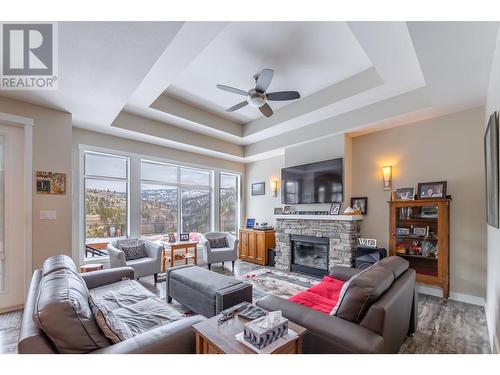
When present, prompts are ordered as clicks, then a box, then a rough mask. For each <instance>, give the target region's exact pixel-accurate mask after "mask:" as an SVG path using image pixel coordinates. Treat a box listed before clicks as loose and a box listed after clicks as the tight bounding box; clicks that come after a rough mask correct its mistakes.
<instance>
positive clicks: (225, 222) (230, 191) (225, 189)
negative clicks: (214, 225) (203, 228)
mask: <svg viewBox="0 0 500 375" xmlns="http://www.w3.org/2000/svg"><path fill="white" fill-rule="evenodd" d="M237 229H238V176H237V175H233V174H227V173H220V174H219V230H220V231H221V232H229V233H232V234H236V230H237Z"/></svg>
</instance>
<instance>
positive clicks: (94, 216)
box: [84, 152, 128, 243]
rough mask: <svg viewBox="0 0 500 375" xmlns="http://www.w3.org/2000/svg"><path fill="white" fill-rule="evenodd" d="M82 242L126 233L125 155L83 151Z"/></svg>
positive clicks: (126, 181) (126, 170)
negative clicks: (83, 200)
mask: <svg viewBox="0 0 500 375" xmlns="http://www.w3.org/2000/svg"><path fill="white" fill-rule="evenodd" d="M84 188H85V243H97V242H100V241H103V240H105V239H107V238H114V237H124V236H127V234H128V225H127V223H128V220H127V211H128V210H127V207H128V158H126V157H121V156H116V155H109V154H101V153H95V152H85V153H84Z"/></svg>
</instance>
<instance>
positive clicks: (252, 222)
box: [246, 219, 255, 229]
mask: <svg viewBox="0 0 500 375" xmlns="http://www.w3.org/2000/svg"><path fill="white" fill-rule="evenodd" d="M246 227H247V228H248V229H253V228H255V219H247V226H246Z"/></svg>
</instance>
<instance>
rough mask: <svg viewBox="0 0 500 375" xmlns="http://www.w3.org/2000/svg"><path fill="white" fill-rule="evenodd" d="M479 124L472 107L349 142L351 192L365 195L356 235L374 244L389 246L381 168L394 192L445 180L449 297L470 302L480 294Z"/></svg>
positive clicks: (481, 179)
mask: <svg viewBox="0 0 500 375" xmlns="http://www.w3.org/2000/svg"><path fill="white" fill-rule="evenodd" d="M483 122H484V109H483V107H477V108H473V109H469V110H466V111H461V112H456V113H452V114H450V115H446V116H442V117H437V118H433V119H430V120H426V121H421V122H418V123H414V124H409V125H405V126H400V127H396V128H392V129H387V130H383V131H379V132H375V133H371V134H368V135H363V136H359V137H355V138H353V140H352V176H353V178H352V193H353V195H356V196H361V197H368V214H367V215H366V217H365V220H364V221H363V223H362V224H361V234H362V235H363V237H368V238H376V239H377V240H378V243H379V244H380V246H383V247H386V248H387V246H388V242H389V205H388V203H387V200H388V199H389V193H388V192H387V191H384V189H383V182H382V171H381V168H382V166H384V165H392V166H393V187H394V188H399V187H416V186H417V184H418V183H419V182H425V181H443V180H444V181H448V194H451V195H452V198H453V199H452V202H451V206H450V291H451V297H452V298H458V299H465V298H467V299H468V300H470V301H474V302H476V303H484V298H485V295H486V223H485V194H484V192H485V182H484V180H485V177H484V158H483V133H484V132H483ZM463 295H466V296H463ZM469 296H470V297H469Z"/></svg>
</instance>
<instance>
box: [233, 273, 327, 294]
mask: <svg viewBox="0 0 500 375" xmlns="http://www.w3.org/2000/svg"><path fill="white" fill-rule="evenodd" d="M239 279H240V280H241V281H245V282H247V283H250V284H252V288H253V299H254V301H255V300H257V299H260V298H262V297H264V296H266V295H268V294H272V295H275V296H278V297H281V298H285V299H288V298H290V297H292V296H294V295H296V294H298V293H300V292H303V291H304V290H306V289H309V288H310V287H312V286H313V285H316V284H318V283H319V282H320V280H319V279H315V278H313V277H308V276H304V275H298V274H296V273H291V272H283V271H278V270H276V269H267V268H264V269H260V270H257V271H253V272H249V273H247V274H245V275H243V276H241V277H239Z"/></svg>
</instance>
